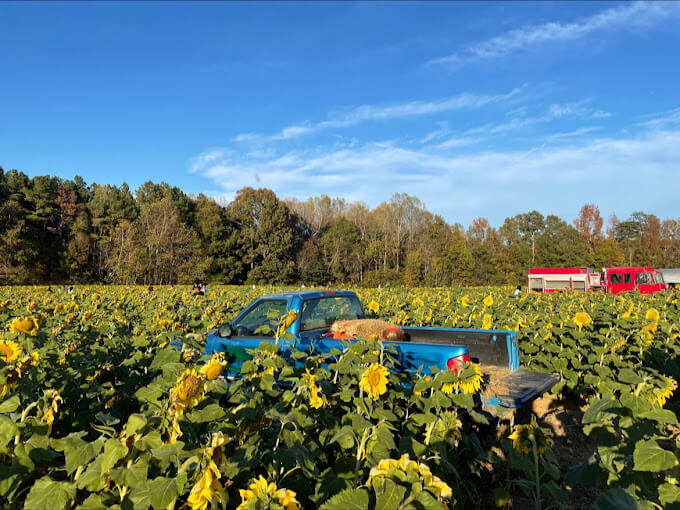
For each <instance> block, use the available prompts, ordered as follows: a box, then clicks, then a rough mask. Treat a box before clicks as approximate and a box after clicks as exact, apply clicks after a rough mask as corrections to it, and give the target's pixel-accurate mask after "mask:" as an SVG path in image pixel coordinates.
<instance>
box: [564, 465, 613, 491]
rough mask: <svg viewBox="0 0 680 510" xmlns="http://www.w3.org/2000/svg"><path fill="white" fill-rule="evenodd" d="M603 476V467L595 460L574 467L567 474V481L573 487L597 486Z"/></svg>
mask: <svg viewBox="0 0 680 510" xmlns="http://www.w3.org/2000/svg"><path fill="white" fill-rule="evenodd" d="M603 475H604V471H603V470H602V467H600V465H599V464H598V463H597V462H595V461H594V460H588V461H585V462H581V463H580V464H576V465H575V466H574V467H572V468H571V469H570V470H569V471H568V472H567V475H566V477H565V481H566V482H567V483H568V484H569V485H571V486H574V485H586V486H588V485H595V484H597V483H598V482H599V481H600V479H601V478H602V476H603Z"/></svg>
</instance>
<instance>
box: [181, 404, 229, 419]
mask: <svg viewBox="0 0 680 510" xmlns="http://www.w3.org/2000/svg"><path fill="white" fill-rule="evenodd" d="M226 416H227V413H226V412H225V411H224V409H223V408H222V407H221V406H220V405H219V404H209V405H207V406H205V407H204V408H203V409H197V410H194V411H192V412H190V413H188V414H187V420H189V421H190V422H193V423H206V422H211V421H219V420H221V419H223V418H224V417H226Z"/></svg>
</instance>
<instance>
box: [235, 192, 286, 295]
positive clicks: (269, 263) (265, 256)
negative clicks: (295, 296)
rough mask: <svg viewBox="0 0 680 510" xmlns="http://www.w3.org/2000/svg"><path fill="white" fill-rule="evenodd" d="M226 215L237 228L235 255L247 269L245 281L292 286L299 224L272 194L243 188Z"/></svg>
mask: <svg viewBox="0 0 680 510" xmlns="http://www.w3.org/2000/svg"><path fill="white" fill-rule="evenodd" d="M227 215H228V217H229V219H230V220H232V221H233V222H234V223H235V224H236V225H237V226H238V228H239V235H238V242H237V245H238V250H239V251H238V253H239V255H240V256H241V259H242V260H243V262H244V264H246V267H247V271H248V276H247V280H246V281H247V282H253V283H288V282H292V281H293V280H294V278H295V255H296V251H297V242H298V241H299V240H298V239H297V236H296V230H297V229H298V223H299V221H298V220H297V218H296V217H294V215H293V214H291V212H290V211H289V209H288V208H287V207H286V206H285V204H283V203H282V202H280V201H279V199H278V198H276V195H275V194H274V192H272V191H271V190H268V189H253V188H243V189H241V190H239V191H238V193H237V195H236V198H235V199H234V201H233V202H232V203H231V204H229V207H228V208H227Z"/></svg>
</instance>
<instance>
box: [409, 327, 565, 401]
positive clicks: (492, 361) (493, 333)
mask: <svg viewBox="0 0 680 510" xmlns="http://www.w3.org/2000/svg"><path fill="white" fill-rule="evenodd" d="M402 329H403V330H404V333H405V334H406V339H407V340H408V341H411V342H427V343H433V344H448V345H450V344H453V343H455V344H458V345H464V346H466V347H467V348H468V351H469V354H470V359H471V360H472V361H473V362H475V363H479V364H480V367H481V369H482V372H485V367H491V368H493V367H503V368H507V369H508V370H507V371H498V370H495V371H492V372H493V373H494V374H502V380H499V381H494V384H493V385H490V386H491V387H492V388H500V391H498V392H497V393H495V392H491V391H485V392H484V393H483V394H482V396H481V400H482V404H483V405H485V406H490V407H496V406H499V407H507V408H512V409H515V408H519V407H522V405H524V404H525V403H527V402H529V401H531V400H533V399H534V398H536V397H537V396H539V395H541V394H542V393H543V392H545V391H547V390H549V389H550V388H552V387H553V386H554V385H555V384H556V383H557V382H558V381H559V378H558V377H557V376H556V375H553V374H545V373H541V372H530V371H528V370H524V369H520V368H519V358H518V357H514V356H512V354H511V353H517V352H518V349H517V347H518V344H517V335H516V334H515V333H514V332H512V331H498V330H483V329H482V330H474V329H459V328H410V327H404V328H402ZM513 347H514V348H513ZM511 358H512V359H511ZM492 377H493V376H492ZM485 379H486V380H487V382H488V381H489V376H488V375H486V374H485Z"/></svg>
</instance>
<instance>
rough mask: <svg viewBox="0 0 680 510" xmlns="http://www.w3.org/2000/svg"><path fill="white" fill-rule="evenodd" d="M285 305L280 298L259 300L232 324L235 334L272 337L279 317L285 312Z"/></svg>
mask: <svg viewBox="0 0 680 510" xmlns="http://www.w3.org/2000/svg"><path fill="white" fill-rule="evenodd" d="M286 305H287V303H286V301H285V300H280V299H276V300H274V299H266V300H263V301H260V302H259V303H258V304H257V305H255V306H254V307H253V308H251V309H250V310H249V311H248V312H247V313H246V314H245V315H244V316H243V317H241V318H240V319H239V321H238V323H236V324H234V330H235V332H236V335H237V336H266V337H272V338H273V337H274V333H275V332H276V328H277V327H278V325H279V321H280V320H281V317H282V316H283V314H284V313H286Z"/></svg>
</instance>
